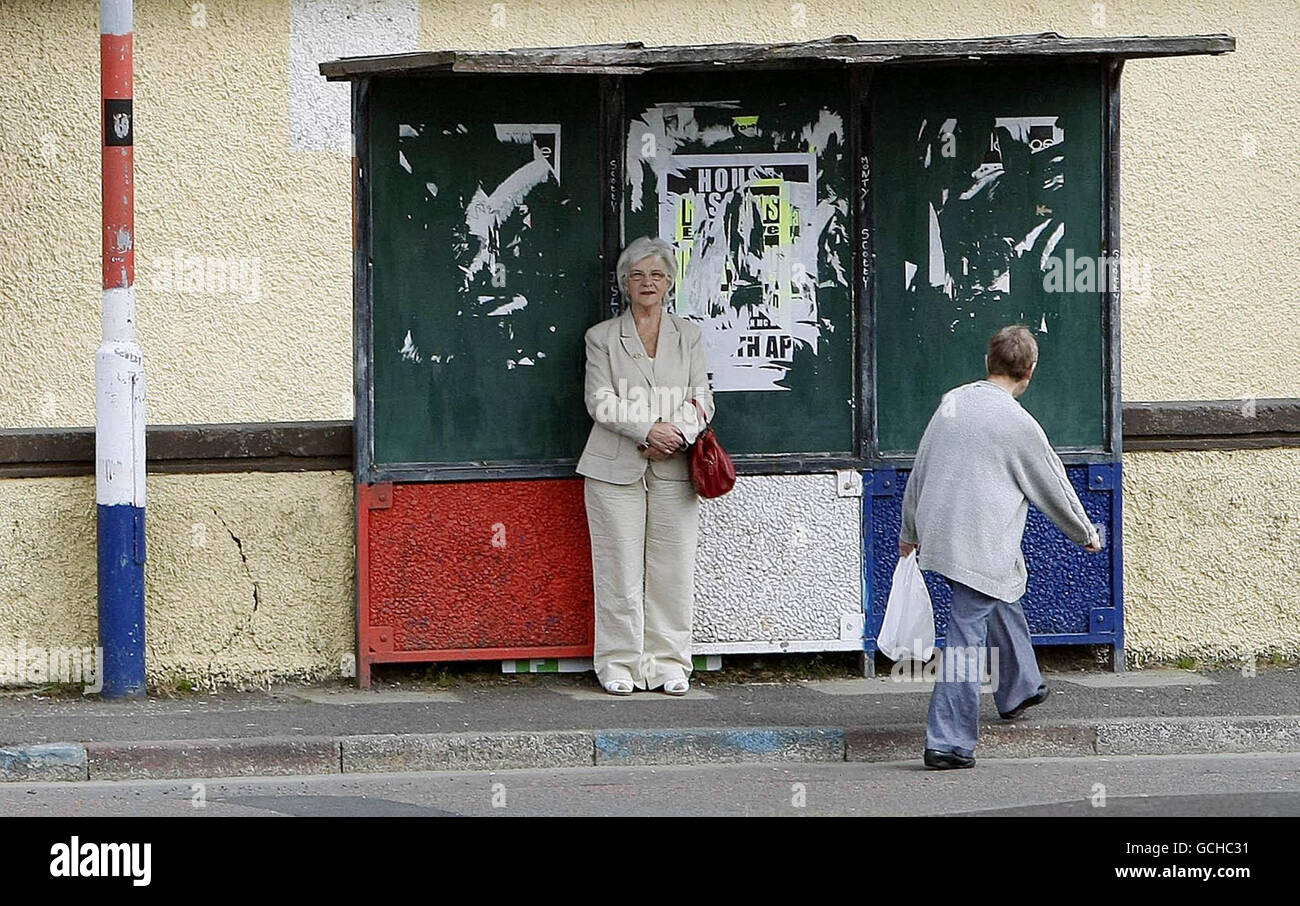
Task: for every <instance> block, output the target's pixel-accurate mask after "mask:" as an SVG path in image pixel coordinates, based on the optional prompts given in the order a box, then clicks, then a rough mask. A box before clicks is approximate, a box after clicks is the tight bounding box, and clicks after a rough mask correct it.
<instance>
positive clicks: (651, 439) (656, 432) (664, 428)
mask: <svg viewBox="0 0 1300 906" xmlns="http://www.w3.org/2000/svg"><path fill="white" fill-rule="evenodd" d="M685 446H686V438H685V437H683V436H682V432H681V431H679V430H678V429H677V426H676V425H670V424H668V423H667V422H655V424H654V427H652V428H651V429H650V433H649V434H648V435H646V448H645V449H644V450H642V451H641V455H642V456H644V457H645V458H646V459H653V460H664V459H667V458H669V457H670V456H672V455H674V454H675V453H677V452H679V451H681V450H682V449H683V448H685Z"/></svg>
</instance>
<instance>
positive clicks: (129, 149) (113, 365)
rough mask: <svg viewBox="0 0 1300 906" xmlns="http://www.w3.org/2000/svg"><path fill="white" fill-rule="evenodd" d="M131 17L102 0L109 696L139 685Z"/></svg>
mask: <svg viewBox="0 0 1300 906" xmlns="http://www.w3.org/2000/svg"><path fill="white" fill-rule="evenodd" d="M132 20H133V15H132V0H101V2H100V5H99V25H100V38H99V66H100V111H101V117H102V118H101V122H100V141H101V142H102V146H101V147H102V154H103V167H102V171H101V183H100V203H101V207H102V216H103V221H102V228H101V238H102V243H103V248H102V256H103V258H102V264H103V278H104V294H103V341H102V342H101V343H100V345H99V349H98V350H97V351H96V352H95V500H96V501H97V503H98V507H97V511H96V516H97V519H98V522H97V526H96V531H97V536H98V537H97V540H98V563H97V565H98V570H99V588H98V593H99V643H100V646H101V647H102V648H103V650H104V670H103V674H104V675H103V689H102V693H103V695H104V697H105V698H128V697H129V698H135V697H140V696H143V695H144V694H145V663H144V656H145V644H144V642H145V639H144V631H145V624H144V561H145V546H144V539H145V535H144V525H145V522H144V513H145V511H144V504H145V468H144V465H145V449H144V426H145V406H144V401H145V379H144V355H143V354H142V353H141V351H140V346H139V344H137V343H136V340H135V320H136V307H135V286H134V283H135V187H134V182H135V180H134V172H135V157H134V153H133V145H134V143H135V121H134V120H135V117H134V111H133V109H132V107H133V98H132V95H133V93H134V82H133V60H132V45H133V35H132Z"/></svg>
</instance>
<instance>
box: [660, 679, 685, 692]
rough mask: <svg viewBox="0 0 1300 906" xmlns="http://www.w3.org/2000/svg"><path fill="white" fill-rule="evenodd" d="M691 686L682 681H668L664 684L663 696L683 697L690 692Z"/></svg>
mask: <svg viewBox="0 0 1300 906" xmlns="http://www.w3.org/2000/svg"><path fill="white" fill-rule="evenodd" d="M690 688H691V684H690V683H688V682H687V681H686V680H684V679H670V680H669V681H668V682H666V683H664V694H666V695H685V694H686V693H687V692H688V691H690Z"/></svg>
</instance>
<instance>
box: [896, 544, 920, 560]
mask: <svg viewBox="0 0 1300 906" xmlns="http://www.w3.org/2000/svg"><path fill="white" fill-rule="evenodd" d="M916 548H917V545H915V544H908V543H907V542H906V541H900V542H898V559H900V560H905V559H907V555H908V554H910V553H911V552H912V551H914V550H916Z"/></svg>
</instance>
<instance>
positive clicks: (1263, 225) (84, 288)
mask: <svg viewBox="0 0 1300 906" xmlns="http://www.w3.org/2000/svg"><path fill="white" fill-rule="evenodd" d="M413 2H414V0H384V2H383V3H381V4H379V5H378V6H373V5H371V4H365V3H357V2H353V0H292V2H290V0H280V2H270V0H242V2H238V0H211V2H206V3H203V4H199V7H200V8H201V10H202V13H201V14H200V13H198V12H196V11H195V10H194V9H193V8H192V5H191V4H189V3H172V2H167V0H138V2H137V3H136V79H137V84H136V108H137V116H138V136H137V144H136V176H137V188H136V206H137V217H136V227H137V262H138V276H137V285H138V291H139V298H140V311H139V321H140V342H141V345H142V346H143V348H144V351H145V356H146V362H147V367H148V373H149V381H150V396H149V420H150V421H151V422H154V423H179V422H232V421H261V420H276V419H312V418H347V417H350V415H351V411H352V406H351V384H350V375H351V370H350V369H351V365H350V363H351V322H350V300H351V284H350V268H351V255H350V242H351V214H350V198H349V195H350V184H351V176H350V163H349V158H348V153H347V152H346V151H339V150H301V149H304V148H326V149H329V148H339V147H346V139H345V137H344V136H340V134H339V129H340V123H339V109H340V105H341V104H342V103H343V98H344V97H345V95H346V89H345V88H342V87H341V86H326V85H325V84H324V83H323V81H322V80H320V79H319V77H318V76H315V75H313V70H312V66H310V65H308V63H309V62H315V60H314V59H312V60H311V61H308V60H306V59H304V58H308V57H310V58H315V57H316V56H326V57H328V56H334V55H339V54H344V53H357V52H368V51H381V50H391V51H398V50H406V49H409V47H410V46H412V42H413V41H414V42H415V43H416V44H417V45H418V46H423V47H463V48H476V47H484V48H486V47H508V46H521V45H554V44H580V43H591V42H600V41H624V40H645V41H647V42H651V43H681V42H695V41H705V42H710V41H731V40H771V41H778V40H779V41H789V40H806V39H811V38H815V37H819V36H823V35H828V34H836V33H842V32H853V33H856V34H857V35H859V36H860V37H870V36H874V37H886V36H888V37H899V38H909V37H933V36H949V37H959V36H969V35H979V34H1014V33H1026V32H1037V31H1044V30H1049V29H1052V30H1056V31H1059V32H1061V33H1062V34H1070V35H1104V34H1143V33H1153V34H1161V33H1206V32H1217V31H1226V32H1229V33H1231V34H1234V35H1236V36H1237V37H1238V38H1239V49H1238V51H1237V52H1236V53H1235V54H1230V55H1227V56H1224V57H1196V58H1189V59H1182V60H1180V59H1173V60H1153V61H1135V62H1133V63H1131V64H1129V67H1128V70H1127V72H1126V74H1125V82H1124V103H1125V107H1124V122H1123V130H1124V131H1123V135H1124V139H1123V140H1124V158H1123V203H1124V208H1123V210H1124V222H1123V228H1124V233H1125V246H1126V249H1127V250H1128V252H1129V253H1130V254H1131V255H1134V256H1137V257H1139V258H1140V259H1141V260H1142V261H1149V262H1150V264H1151V268H1150V272H1151V279H1150V287H1149V291H1145V292H1134V293H1131V294H1130V296H1129V299H1128V302H1127V303H1126V305H1125V309H1124V323H1123V329H1124V381H1125V389H1124V396H1125V398H1126V399H1174V398H1234V397H1242V396H1248V395H1251V394H1254V395H1257V396H1275V397H1276V396H1300V368H1297V367H1296V363H1297V362H1300V318H1296V317H1295V314H1296V302H1295V293H1294V291H1293V289H1292V288H1291V287H1290V285H1289V284H1288V283H1287V281H1285V280H1280V279H1277V277H1276V274H1277V268H1278V266H1279V264H1280V262H1282V261H1284V260H1286V259H1287V258H1288V257H1289V256H1290V254H1291V253H1293V251H1294V249H1295V248H1297V247H1300V221H1297V219H1296V218H1294V217H1285V216H1280V214H1279V211H1281V210H1282V205H1283V204H1284V202H1280V201H1279V200H1278V199H1286V198H1289V197H1291V196H1292V195H1294V194H1295V190H1296V189H1297V187H1298V186H1300V157H1297V155H1296V154H1295V153H1294V149H1295V148H1296V147H1297V145H1298V144H1300V48H1298V47H1297V45H1296V42H1295V41H1294V40H1293V38H1289V37H1287V36H1291V35H1294V33H1295V29H1296V26H1297V24H1298V22H1297V20H1298V19H1300V12H1297V8H1296V5H1295V2H1294V0H1263V2H1235V3H1221V2H1215V0H1196V2H1183V3H1169V4H1163V3H1162V4H1155V3H1147V4H1136V3H1127V2H1125V3H1119V2H1117V3H1105V4H1102V5H1101V6H1102V8H1103V9H1104V11H1105V21H1104V24H1101V20H1100V19H1099V18H1097V17H1098V15H1099V14H1098V12H1097V11H1096V9H1094V4H1090V3H1084V2H1079V3H1071V4H1061V5H1059V6H1052V7H1048V8H1044V6H1043V5H1042V4H1039V3H1031V2H1024V0H994V2H990V3H985V4H981V6H980V8H979V15H978V18H977V19H975V20H972V18H971V11H970V8H969V5H968V4H963V3H960V2H958V0H944V2H933V0H932V2H926V3H910V2H903V0H892V2H888V3H873V4H861V3H856V2H851V0H834V2H823V3H817V4H787V3H764V4H753V3H742V2H739V0H729V2H721V3H713V4H701V3H694V2H684V0H641V2H637V3H614V2H610V0H544V2H529V3H518V2H509V3H503V4H492V3H487V2H481V0H473V2H469V0H466V2H431V0H425V2H424V3H423V4H422V6H421V7H420V9H419V11H418V12H419V16H418V22H419V26H418V27H419V30H420V31H419V34H418V36H412V35H411V34H410V31H411V28H412V26H413V15H412V4H413ZM349 16H351V18H348V17H349ZM341 23H345V24H341ZM97 31H98V28H97V19H96V5H95V4H94V3H91V2H84V0H83V2H76V0H59V2H37V0H7V2H6V3H5V12H4V16H3V17H2V18H0V53H2V54H3V55H4V58H5V59H8V60H10V61H12V64H11V65H12V66H13V67H14V69H15V70H16V74H15V78H12V79H8V80H5V81H4V82H3V84H0V130H2V134H3V135H4V136H5V138H6V141H7V147H9V148H11V149H12V150H11V153H9V154H6V155H4V156H3V157H0V183H2V184H3V185H4V186H5V188H6V190H7V192H8V193H9V197H10V199H11V202H10V204H9V205H6V206H5V209H4V210H3V212H0V224H2V225H3V227H4V228H3V229H0V264H2V267H0V271H3V273H4V276H5V279H4V280H3V281H2V282H0V305H2V306H3V307H4V309H5V310H6V311H8V312H11V313H19V312H21V313H23V315H24V320H23V325H22V327H21V329H13V330H6V331H4V332H3V334H0V381H2V382H3V385H4V386H5V388H6V390H7V391H8V392H6V393H5V394H3V395H2V396H0V425H5V426H38V425H85V424H91V423H93V420H94V413H93V400H94V394H93V386H92V382H93V377H92V373H93V369H92V368H91V364H90V363H91V358H92V354H93V350H94V348H95V346H96V344H97V343H98V338H99V316H98V311H99V283H98V279H97V278H98V273H99V270H98V260H99V245H98V235H99V138H98V134H99V133H98V128H99V125H98V98H99V86H98V51H97V48H98V35H97ZM177 255H179V256H180V258H181V261H182V262H183V263H182V265H181V268H180V270H181V271H182V272H183V273H184V275H185V277H186V279H185V280H183V281H180V282H181V286H180V287H179V288H178V287H177V286H176V283H177V281H176V280H175V279H173V278H174V276H175V274H174V273H173V272H174V271H176V270H177V268H176V264H175V262H176V260H177ZM200 256H204V261H203V263H202V268H203V270H202V278H203V279H201V280H199V281H198V282H199V283H201V284H202V289H196V288H194V287H193V282H194V281H193V280H192V279H191V278H192V276H193V275H195V274H196V273H198V272H199V268H198V266H197V262H196V261H195V260H193V259H197V258H198V257H200ZM206 256H213V257H215V258H218V259H220V262H221V264H223V265H225V266H226V267H229V266H230V265H233V266H234V267H235V268H236V269H237V270H238V269H239V268H240V267H241V266H242V267H243V268H244V273H245V278H244V279H243V280H242V281H241V282H240V283H239V284H238V285H237V286H236V287H234V288H233V289H232V288H231V287H230V286H229V285H228V284H227V286H226V289H225V291H213V292H209V291H208V283H209V280H208V277H209V275H210V274H211V273H212V272H213V271H214V268H212V267H209V266H208V263H207V261H206ZM218 266H221V265H218ZM210 282H211V283H212V285H213V286H214V287H215V286H216V285H217V284H218V280H216V279H215V278H214V279H212V280H211V281H210ZM1144 289H1145V288H1144ZM10 323H13V320H12V319H11V321H10ZM1261 349H1263V350H1266V351H1267V354H1260V351H1261ZM78 361H84V362H85V366H84V367H77V366H76V362H78Z"/></svg>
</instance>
